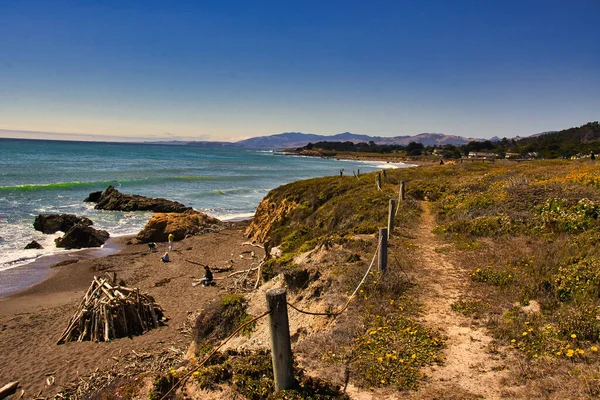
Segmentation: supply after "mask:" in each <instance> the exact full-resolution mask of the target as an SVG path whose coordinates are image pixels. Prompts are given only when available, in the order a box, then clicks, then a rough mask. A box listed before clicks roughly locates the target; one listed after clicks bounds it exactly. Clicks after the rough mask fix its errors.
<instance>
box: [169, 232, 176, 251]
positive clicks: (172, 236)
mask: <svg viewBox="0 0 600 400" xmlns="http://www.w3.org/2000/svg"><path fill="white" fill-rule="evenodd" d="M173 239H175V235H173V234H172V233H169V251H173Z"/></svg>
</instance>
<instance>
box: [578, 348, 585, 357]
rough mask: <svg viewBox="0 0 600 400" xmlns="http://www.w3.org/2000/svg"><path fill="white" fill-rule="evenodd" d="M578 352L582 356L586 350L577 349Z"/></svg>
mask: <svg viewBox="0 0 600 400" xmlns="http://www.w3.org/2000/svg"><path fill="white" fill-rule="evenodd" d="M577 354H579V355H581V356H582V355H584V354H585V351H583V350H582V349H577Z"/></svg>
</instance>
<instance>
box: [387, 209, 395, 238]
mask: <svg viewBox="0 0 600 400" xmlns="http://www.w3.org/2000/svg"><path fill="white" fill-rule="evenodd" d="M395 209H396V200H394V199H390V212H389V214H388V227H387V229H388V234H387V238H388V239H389V238H390V237H391V236H392V232H393V231H394V217H395V216H396V213H395Z"/></svg>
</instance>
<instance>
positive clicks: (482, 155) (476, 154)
mask: <svg viewBox="0 0 600 400" xmlns="http://www.w3.org/2000/svg"><path fill="white" fill-rule="evenodd" d="M468 157H469V158H497V157H498V154H496V153H484V152H480V151H470V152H469V156H468Z"/></svg>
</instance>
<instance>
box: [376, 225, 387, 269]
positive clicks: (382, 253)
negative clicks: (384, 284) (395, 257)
mask: <svg viewBox="0 0 600 400" xmlns="http://www.w3.org/2000/svg"><path fill="white" fill-rule="evenodd" d="M387 235H388V232H387V228H379V260H378V261H379V272H381V273H385V271H386V270H387Z"/></svg>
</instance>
